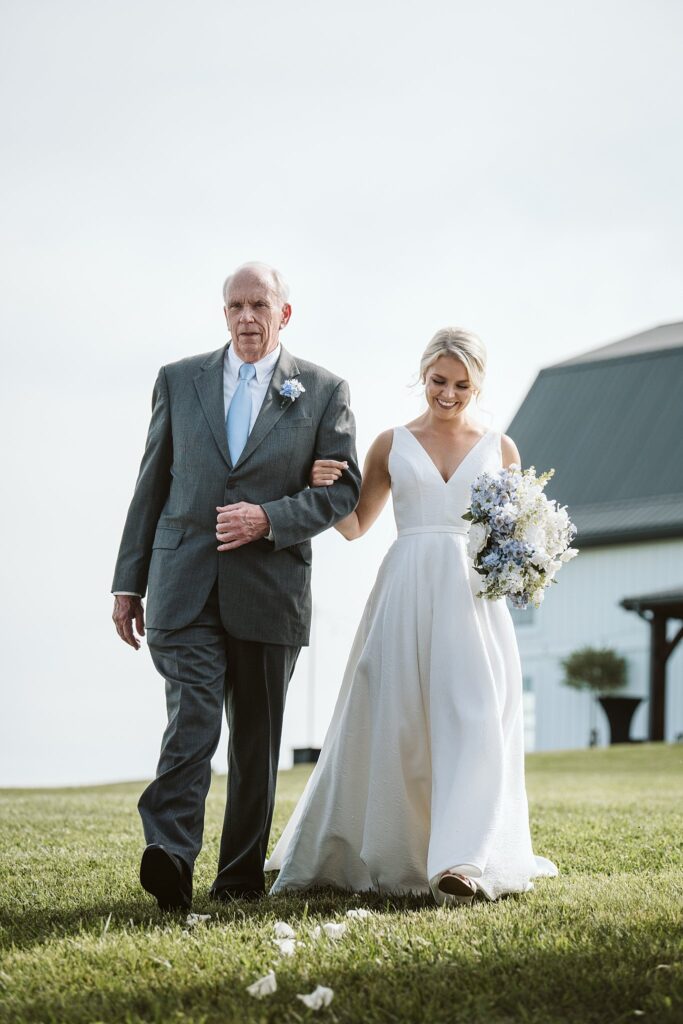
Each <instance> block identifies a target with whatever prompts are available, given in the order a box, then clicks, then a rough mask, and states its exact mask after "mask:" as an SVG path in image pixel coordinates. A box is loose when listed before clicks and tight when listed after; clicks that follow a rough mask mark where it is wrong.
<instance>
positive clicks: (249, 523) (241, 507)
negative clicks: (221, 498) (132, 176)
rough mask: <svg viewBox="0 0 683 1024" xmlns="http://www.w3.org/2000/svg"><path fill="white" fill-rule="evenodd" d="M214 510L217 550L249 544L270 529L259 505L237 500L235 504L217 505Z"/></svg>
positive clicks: (263, 535) (226, 549)
mask: <svg viewBox="0 0 683 1024" xmlns="http://www.w3.org/2000/svg"><path fill="white" fill-rule="evenodd" d="M216 511H217V512H218V519H217V522H216V539H217V540H218V543H219V548H218V550H219V551H232V549H233V548H240V547H242V545H243V544H251V542H252V541H253V540H259V538H261V537H265V536H266V535H267V534H268V532H269V530H270V521H269V519H268V516H267V515H266V513H265V512H264V511H263V509H262V508H261V506H260V505H250V504H249V502H247V501H238V502H237V504H236V505H223V506H220V505H219V506H218V507H217V508H216Z"/></svg>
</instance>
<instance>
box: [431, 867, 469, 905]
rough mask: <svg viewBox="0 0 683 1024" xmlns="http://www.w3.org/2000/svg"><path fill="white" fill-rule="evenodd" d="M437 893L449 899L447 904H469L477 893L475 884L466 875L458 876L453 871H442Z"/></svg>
mask: <svg viewBox="0 0 683 1024" xmlns="http://www.w3.org/2000/svg"><path fill="white" fill-rule="evenodd" d="M438 888H439V891H440V892H443V893H445V894H446V895H447V896H449V897H450V899H449V901H448V902H449V903H464V904H468V905H469V904H470V903H471V902H472V900H473V899H474V894H475V893H476V891H477V886H476V884H475V883H474V882H473V881H472V879H471V878H468V877H467V875H458V874H456V872H455V871H444V873H443V874H442V876H441V878H440V879H439V885H438Z"/></svg>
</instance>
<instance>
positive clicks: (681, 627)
mask: <svg viewBox="0 0 683 1024" xmlns="http://www.w3.org/2000/svg"><path fill="white" fill-rule="evenodd" d="M620 604H621V607H622V608H625V609H626V610H627V611H630V612H636V613H637V614H638V615H640V617H641V618H642V619H645V621H646V622H648V623H649V624H650V707H649V719H648V739H650V740H663V739H664V736H665V717H666V713H665V709H666V663H667V661H668V660H669V658H670V657H671V655H672V654H673V652H674V650H675V648H676V645H677V644H678V642H679V641H680V640H681V639H683V588H682V589H679V590H667V591H664V592H662V593H659V594H646V595H644V596H643V597H627V598H624V600H623V601H621V602H620ZM669 622H674V623H678V628H677V629H676V627H675V626H674V630H673V633H672V635H671V636H669V635H668V634H669Z"/></svg>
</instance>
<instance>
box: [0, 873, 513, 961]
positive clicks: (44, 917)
mask: <svg viewBox="0 0 683 1024" xmlns="http://www.w3.org/2000/svg"><path fill="white" fill-rule="evenodd" d="M515 898H516V897H514V896H510V897H506V898H505V900H506V901H507V900H508V899H515ZM434 906H435V903H434V901H433V899H432V898H431V896H429V895H424V896H395V895H391V894H388V893H384V894H383V893H377V892H363V893H353V892H349V891H344V890H339V889H333V888H331V887H325V888H317V889H308V890H306V891H305V892H300V893H288V894H286V895H285V894H283V895H278V896H273V897H269V896H265V897H263V898H261V899H259V900H245V899H239V900H230V901H229V902H227V903H223V902H220V903H219V902H217V901H215V900H212V899H210V898H209V897H208V895H201V894H200V895H198V896H196V897H195V899H194V901H193V904H192V911H193V912H194V913H199V914H211V918H212V922H213V923H214V924H225V925H228V924H237V923H244V922H245V921H250V922H253V923H258V922H259V921H272V920H274V919H275V920H283V921H288V922H290V923H292V924H298V923H300V922H301V921H302V920H304V919H306V918H311V917H318V916H320V917H325V916H332V915H338V914H340V913H341V914H344V913H345V912H346V911H347V910H350V909H351V908H355V907H365V908H367V909H368V910H375V911H379V912H381V913H385V914H386V913H400V914H405V913H409V912H419V911H422V910H425V909H428V908H434ZM110 915H111V920H110V922H109V926H108V928H109V930H110V931H111V932H112V933H114V932H116V931H120V930H121V929H122V928H127V929H128V930H130V929H131V928H134V929H147V928H165V927H167V926H168V925H172V924H174V923H177V924H184V923H185V919H186V917H187V911H180V910H179V911H170V912H169V911H166V912H163V911H161V910H160V909H159V907H158V906H157V904H156V901H155V900H154V899H153V898H152V897H151V896H149V895H148V894H147V893H145V892H143V891H142V890H140V892H139V895H132V896H130V897H129V898H124V899H116V898H112V899H103V898H98V899H96V900H92V901H88V900H87V899H83V900H82V902H80V903H77V904H75V905H73V906H71V907H68V908H65V907H59V906H56V907H54V908H49V907H45V906H44V905H40V906H36V907H35V908H30V909H26V908H22V909H17V910H9V909H7V908H6V907H3V908H0V949H7V948H9V947H14V948H15V949H23V950H28V949H31V948H33V947H34V946H39V945H40V944H41V943H43V942H45V941H46V940H48V939H60V938H75V937H77V936H78V935H82V934H88V935H95V936H97V935H100V934H102V933H103V931H104V929H105V927H106V926H107V920H108V919H109V917H110Z"/></svg>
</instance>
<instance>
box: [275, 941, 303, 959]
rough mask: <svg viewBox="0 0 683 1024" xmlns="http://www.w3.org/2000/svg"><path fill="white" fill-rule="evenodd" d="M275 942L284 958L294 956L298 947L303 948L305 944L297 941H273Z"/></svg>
mask: <svg viewBox="0 0 683 1024" xmlns="http://www.w3.org/2000/svg"><path fill="white" fill-rule="evenodd" d="M273 942H274V943H275V945H276V946H277V948H278V949H279V950H280V953H281V954H282V956H294V953H295V952H296V948H297V946H303V942H297V941H296V939H273Z"/></svg>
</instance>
